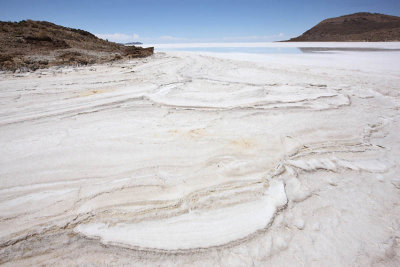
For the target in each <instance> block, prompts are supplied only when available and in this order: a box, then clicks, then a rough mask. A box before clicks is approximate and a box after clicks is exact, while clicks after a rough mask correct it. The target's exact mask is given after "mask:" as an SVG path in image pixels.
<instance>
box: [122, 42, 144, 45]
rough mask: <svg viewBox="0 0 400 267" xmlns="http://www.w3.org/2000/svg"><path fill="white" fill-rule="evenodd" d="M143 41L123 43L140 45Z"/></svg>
mask: <svg viewBox="0 0 400 267" xmlns="http://www.w3.org/2000/svg"><path fill="white" fill-rule="evenodd" d="M141 44H143V43H141V42H130V43H125V45H141Z"/></svg>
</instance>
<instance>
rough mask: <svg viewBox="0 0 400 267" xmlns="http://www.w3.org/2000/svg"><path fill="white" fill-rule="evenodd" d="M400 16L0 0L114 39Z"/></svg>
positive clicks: (213, 34) (189, 2) (378, 5)
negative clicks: (349, 17) (339, 18)
mask: <svg viewBox="0 0 400 267" xmlns="http://www.w3.org/2000/svg"><path fill="white" fill-rule="evenodd" d="M355 12H377V13H385V14H389V15H395V16H400V0H335V1H327V0H305V1H301V0H287V1H283V0H281V1H279V0H264V1H261V0H247V1H245V0H230V1H228V0H214V1H212V0H186V1H185V0H147V1H146V0H132V1H128V0H108V1H105V0H96V1H94V0H92V1H90V0H64V1H61V0H35V1H32V0H12V1H11V0H9V1H6V0H0V20H2V21H19V20H23V19H33V20H46V21H50V22H53V23H56V24H60V25H63V26H67V27H73V28H79V29H83V30H87V31H89V32H92V33H94V34H96V35H98V36H101V37H102V38H107V39H109V40H111V41H116V42H130V41H141V42H144V43H174V42H179V43H183V42H262V41H264V42H265V41H276V40H284V39H288V38H291V37H294V36H297V35H300V34H301V33H303V32H304V31H306V30H307V29H309V28H311V27H312V26H314V25H315V24H317V23H318V22H320V21H321V20H323V19H326V18H329V17H336V16H340V15H345V14H350V13H355Z"/></svg>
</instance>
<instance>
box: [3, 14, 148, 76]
mask: <svg viewBox="0 0 400 267" xmlns="http://www.w3.org/2000/svg"><path fill="white" fill-rule="evenodd" d="M152 54H153V48H141V47H135V46H124V45H121V44H116V43H112V42H108V41H105V40H102V39H100V38H97V37H96V36H95V35H93V34H91V33H90V32H87V31H83V30H79V29H72V28H67V27H63V26H59V25H56V24H53V23H50V22H47V21H32V20H26V21H25V20H23V21H20V22H1V21H0V69H2V70H16V69H38V68H45V67H50V66H54V65H76V64H84V65H85V64H92V63H102V62H108V61H113V60H118V59H122V58H132V57H145V56H149V55H152Z"/></svg>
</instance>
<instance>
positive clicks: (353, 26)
mask: <svg viewBox="0 0 400 267" xmlns="http://www.w3.org/2000/svg"><path fill="white" fill-rule="evenodd" d="M289 41H290V42H293V41H299V42H313V41H316V42H325V41H369V42H385V41H400V17H396V16H389V15H384V14H377V13H355V14H351V15H346V16H341V17H337V18H330V19H326V20H324V21H322V22H320V23H319V24H318V25H316V26H315V27H313V28H311V29H310V30H308V31H306V32H305V33H303V34H302V35H300V36H299V37H296V38H292V39H290V40H289Z"/></svg>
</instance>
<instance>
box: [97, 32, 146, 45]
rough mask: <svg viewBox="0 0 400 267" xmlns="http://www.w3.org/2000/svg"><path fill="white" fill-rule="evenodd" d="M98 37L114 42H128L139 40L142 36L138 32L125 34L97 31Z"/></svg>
mask: <svg viewBox="0 0 400 267" xmlns="http://www.w3.org/2000/svg"><path fill="white" fill-rule="evenodd" d="M95 35H96V36H97V37H99V38H101V39H104V40H109V41H112V42H117V43H127V42H133V41H139V38H140V36H139V35H138V34H136V33H134V34H131V35H129V34H124V33H106V34H102V33H96V34H95Z"/></svg>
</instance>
